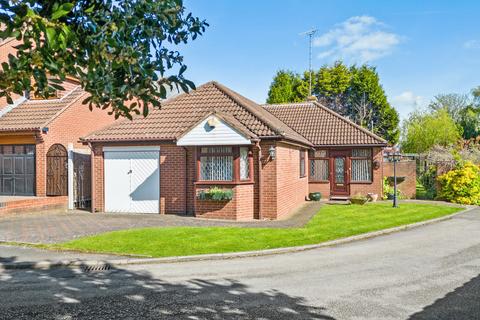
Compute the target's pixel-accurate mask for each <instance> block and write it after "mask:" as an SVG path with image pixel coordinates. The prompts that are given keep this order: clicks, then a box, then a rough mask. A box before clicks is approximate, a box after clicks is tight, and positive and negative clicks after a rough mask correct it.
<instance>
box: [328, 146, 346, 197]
mask: <svg viewBox="0 0 480 320" xmlns="http://www.w3.org/2000/svg"><path fill="white" fill-rule="evenodd" d="M348 156H349V154H348V151H331V152H330V161H331V166H332V168H333V170H332V176H331V177H330V179H331V180H330V189H331V190H330V192H331V195H332V196H348V195H350V181H349V175H348V171H349V166H348V161H347V159H348Z"/></svg>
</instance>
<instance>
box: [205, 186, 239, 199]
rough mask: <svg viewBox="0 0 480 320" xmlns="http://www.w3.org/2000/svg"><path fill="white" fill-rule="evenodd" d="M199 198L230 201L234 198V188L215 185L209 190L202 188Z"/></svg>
mask: <svg viewBox="0 0 480 320" xmlns="http://www.w3.org/2000/svg"><path fill="white" fill-rule="evenodd" d="M197 199H199V200H212V201H229V200H232V199H233V190H232V189H221V188H219V187H213V188H210V189H208V190H201V191H200V192H198V194H197Z"/></svg>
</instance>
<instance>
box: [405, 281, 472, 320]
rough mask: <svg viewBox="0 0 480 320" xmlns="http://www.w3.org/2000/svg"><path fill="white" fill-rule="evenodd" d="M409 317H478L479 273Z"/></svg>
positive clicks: (458, 318)
mask: <svg viewBox="0 0 480 320" xmlns="http://www.w3.org/2000/svg"><path fill="white" fill-rule="evenodd" d="M409 319H410V320H423V319H436V320H442V319H445V320H447V319H448V320H451V319H456V320H460V319H462V320H463V319H465V320H467V319H468V320H470V319H480V275H478V276H476V277H475V278H473V279H471V280H470V281H468V282H466V283H464V284H463V285H462V286H461V287H458V288H456V289H455V290H454V291H452V292H449V293H448V294H446V295H445V296H444V297H443V298H441V299H438V300H436V301H435V302H434V303H433V304H431V305H429V306H427V307H425V308H423V310H422V311H420V312H418V313H415V314H413V315H412V316H410V318H409Z"/></svg>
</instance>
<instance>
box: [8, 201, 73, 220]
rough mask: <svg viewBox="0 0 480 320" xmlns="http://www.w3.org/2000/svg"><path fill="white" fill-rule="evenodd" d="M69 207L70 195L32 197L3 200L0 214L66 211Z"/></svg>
mask: <svg viewBox="0 0 480 320" xmlns="http://www.w3.org/2000/svg"><path fill="white" fill-rule="evenodd" d="M67 208H68V197H40V198H34V197H32V198H25V199H19V200H12V201H7V202H1V203H0V216H4V215H14V214H26V213H40V212H66V211H67Z"/></svg>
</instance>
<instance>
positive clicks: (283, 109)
mask: <svg viewBox="0 0 480 320" xmlns="http://www.w3.org/2000/svg"><path fill="white" fill-rule="evenodd" d="M264 108H265V109H266V110H268V111H269V112H270V113H272V114H273V115H274V116H276V117H277V118H278V119H280V120H282V121H283V122H284V123H286V124H287V125H288V126H290V127H291V128H293V129H294V130H295V131H297V132H298V133H300V134H301V135H302V136H304V137H305V138H307V139H308V140H309V141H310V142H312V143H313V144H314V145H315V146H342V145H343V146H346V145H386V141H385V140H384V139H382V138H381V137H379V136H377V135H375V134H374V133H372V132H370V131H368V130H367V129H365V128H362V127H360V126H359V125H357V124H355V123H353V122H352V121H350V120H348V119H347V118H345V117H342V116H341V115H339V114H337V113H335V112H334V111H332V110H330V109H329V108H327V107H325V106H323V105H322V104H320V103H318V102H301V103H286V104H271V105H264Z"/></svg>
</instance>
